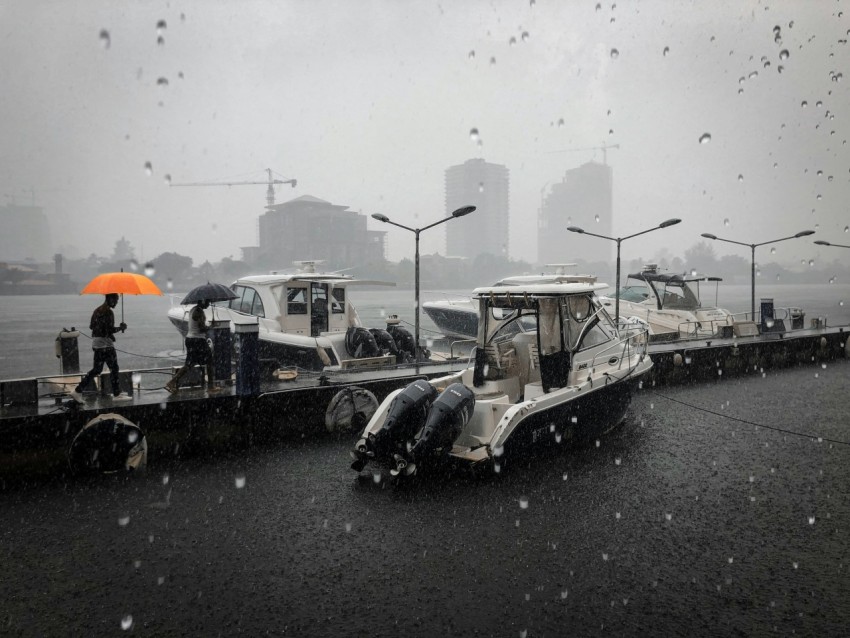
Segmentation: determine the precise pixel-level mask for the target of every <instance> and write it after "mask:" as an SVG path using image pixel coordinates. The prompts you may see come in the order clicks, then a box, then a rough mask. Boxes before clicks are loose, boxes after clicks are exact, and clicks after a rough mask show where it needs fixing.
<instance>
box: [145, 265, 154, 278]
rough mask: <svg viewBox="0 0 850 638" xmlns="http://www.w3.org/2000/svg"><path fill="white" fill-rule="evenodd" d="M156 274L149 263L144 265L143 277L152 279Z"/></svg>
mask: <svg viewBox="0 0 850 638" xmlns="http://www.w3.org/2000/svg"><path fill="white" fill-rule="evenodd" d="M155 274H156V268H155V267H154V265H153V264H152V263H151V262H148V263H146V264H145V277H153V276H154V275H155Z"/></svg>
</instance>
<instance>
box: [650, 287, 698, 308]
mask: <svg viewBox="0 0 850 638" xmlns="http://www.w3.org/2000/svg"><path fill="white" fill-rule="evenodd" d="M655 287H656V289H657V290H658V299H659V301H660V304H661V307H662V308H667V309H670V310H696V309H697V308H699V307H700V303H699V297H698V296H697V294H696V293H695V292H694V290H693V289H692V288H691V286H689V285H688V283H687V282H685V281H667V282H661V281H659V282H656V283H655Z"/></svg>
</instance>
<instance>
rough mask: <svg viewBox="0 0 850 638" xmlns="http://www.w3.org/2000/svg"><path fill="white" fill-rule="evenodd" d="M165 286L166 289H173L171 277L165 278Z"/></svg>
mask: <svg viewBox="0 0 850 638" xmlns="http://www.w3.org/2000/svg"><path fill="white" fill-rule="evenodd" d="M165 287H166V288H168V290H173V289H174V281H173V280H172V279H171V277H169V278H168V279H167V280H166V282H165Z"/></svg>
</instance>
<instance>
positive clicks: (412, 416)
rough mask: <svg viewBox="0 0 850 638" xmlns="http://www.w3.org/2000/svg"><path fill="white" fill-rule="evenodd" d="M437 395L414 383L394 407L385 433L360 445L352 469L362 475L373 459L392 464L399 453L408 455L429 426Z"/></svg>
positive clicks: (422, 382)
mask: <svg viewBox="0 0 850 638" xmlns="http://www.w3.org/2000/svg"><path fill="white" fill-rule="evenodd" d="M437 394H438V393H437V388H435V387H434V386H433V385H431V384H430V383H428V382H427V381H425V380H424V379H420V380H418V381H414V382H413V383H411V384H410V385H409V386H407V387H406V388H405V389H404V390H402V391H401V392H399V393H398V394H397V395H396V396H395V398H394V399H393V401H392V403H391V404H390V407H389V410H388V411H387V418H386V420H385V421H384V425H383V426H382V427H381V429H380V430H378V431H377V432H375V433H374V434H369V435H368V436H367V437H365V438H362V439H360V440H359V441H358V442H357V447H356V448H355V449H354V450H353V451H352V457H354V463H352V464H351V467H352V469H354V470H357V471H358V472H359V471H360V470H361V469H363V467H364V466H365V464H366V462H367V461H368V460H370V459H378V460H385V461H386V460H392V459H393V456H394V455H395V454H397V453H398V452H406V444H407V442H408V441H410V440H411V439H412V438H413V437H414V436H415V435H416V433H417V432H418V431H419V430H420V429H421V428H422V426H423V425H424V424H425V419H426V418H427V416H428V410H429V409H430V407H431V404H432V403H433V402H434V399H436V398H437Z"/></svg>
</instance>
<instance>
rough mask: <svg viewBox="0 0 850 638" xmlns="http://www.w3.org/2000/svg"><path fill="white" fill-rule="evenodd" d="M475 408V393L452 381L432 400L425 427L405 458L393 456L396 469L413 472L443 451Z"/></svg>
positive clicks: (464, 424) (443, 452)
mask: <svg viewBox="0 0 850 638" xmlns="http://www.w3.org/2000/svg"><path fill="white" fill-rule="evenodd" d="M474 408H475V393H474V392H473V391H472V390H470V389H469V388H467V387H466V386H465V385H463V384H462V383H453V384H451V385H450V386H449V387H448V388H446V389H445V390H444V391H443V392H442V394H440V396H439V397H438V398H437V400H436V401H434V404H433V405H432V406H431V411H430V412H429V413H428V419H427V420H426V421H425V427H423V428H422V431H421V432H420V433H419V436H417V438H416V443H414V444H413V447H412V448H410V453H409V454H408V457H409V459H410V460H409V461H408V460H407V459H401V460H398V459H397V463H396V471H395V472H394V473H400V472H402V471H403V472H404V473H405V474H408V475H409V474H413V473H414V472H416V466H417V465H421V464H422V463H425V462H427V461H428V460H431V459H433V458H435V455H436V454H440V455H442V454H446V453H448V451H449V450H451V446H452V443H454V441H455V439H456V438H457V437H458V436H459V435H460V433H461V431H462V430H463V428H464V426H466V424H467V423H469V419H470V418H471V417H472V412H473V409H474Z"/></svg>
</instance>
